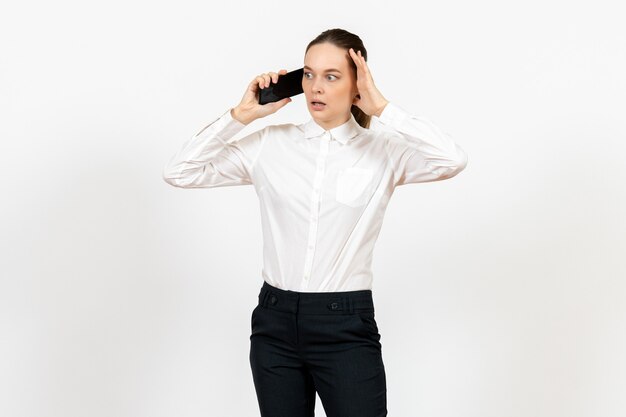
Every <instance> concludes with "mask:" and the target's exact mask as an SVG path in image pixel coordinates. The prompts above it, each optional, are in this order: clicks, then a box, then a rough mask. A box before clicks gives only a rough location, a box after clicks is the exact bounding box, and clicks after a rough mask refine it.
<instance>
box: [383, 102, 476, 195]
mask: <svg viewBox="0 0 626 417" xmlns="http://www.w3.org/2000/svg"><path fill="white" fill-rule="evenodd" d="M373 117H376V116H373ZM377 119H378V121H379V122H380V123H381V124H382V128H373V129H374V130H381V131H382V132H384V133H383V137H384V138H385V141H386V142H385V147H386V150H387V155H388V157H389V162H390V164H391V167H392V169H393V171H394V178H395V185H396V186H399V185H404V184H410V183H418V182H429V181H439V180H445V179H448V178H452V177H454V176H455V175H457V174H458V173H459V172H461V171H463V170H464V169H465V167H466V166H467V153H466V152H465V150H463V149H462V148H461V147H460V146H459V145H458V144H456V143H455V142H454V141H453V140H452V138H451V137H450V135H448V134H447V133H445V132H443V131H442V130H441V129H440V128H439V127H438V126H437V125H435V124H434V123H433V122H432V121H430V120H428V119H426V118H424V117H420V116H414V115H411V114H409V113H407V112H406V111H405V110H404V109H402V108H401V107H399V106H397V105H395V104H394V103H391V102H388V103H387V105H386V106H385V108H384V109H383V111H382V113H381V114H380V117H378V118H377Z"/></svg>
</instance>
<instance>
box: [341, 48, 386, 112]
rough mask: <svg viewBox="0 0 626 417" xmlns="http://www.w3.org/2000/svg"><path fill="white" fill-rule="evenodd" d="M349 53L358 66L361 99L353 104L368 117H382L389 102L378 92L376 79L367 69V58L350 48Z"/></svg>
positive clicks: (358, 86) (355, 100)
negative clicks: (375, 83)
mask: <svg viewBox="0 0 626 417" xmlns="http://www.w3.org/2000/svg"><path fill="white" fill-rule="evenodd" d="M348 53H349V54H350V56H351V57H352V60H353V61H354V63H355V64H356V77H357V79H356V87H357V89H358V90H359V96H360V97H361V98H359V97H356V98H355V99H354V101H353V102H352V104H354V105H355V106H357V107H358V108H360V109H361V110H363V112H364V113H365V114H367V115H368V116H371V115H374V116H376V117H380V114H381V113H382V112H383V110H384V108H385V106H386V105H387V103H389V101H388V100H386V99H385V97H383V95H382V94H381V93H380V91H378V88H376V86H375V85H374V79H373V78H372V73H371V72H370V70H369V68H368V67H367V62H365V58H363V55H361V51H359V53H358V54H357V53H356V52H354V49H352V48H350V49H349V50H348Z"/></svg>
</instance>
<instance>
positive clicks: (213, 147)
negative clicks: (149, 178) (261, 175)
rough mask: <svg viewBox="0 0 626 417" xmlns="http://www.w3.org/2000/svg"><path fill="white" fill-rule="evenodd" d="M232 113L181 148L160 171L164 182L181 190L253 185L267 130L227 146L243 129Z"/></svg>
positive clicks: (229, 111)
mask: <svg viewBox="0 0 626 417" xmlns="http://www.w3.org/2000/svg"><path fill="white" fill-rule="evenodd" d="M231 111H232V109H228V111H226V112H224V114H222V115H221V116H220V117H218V118H217V119H216V120H214V121H213V122H211V123H209V124H208V125H207V126H205V127H204V128H203V129H202V130H200V131H199V132H198V133H196V134H195V135H193V136H192V137H191V138H189V139H188V140H187V141H186V142H185V143H184V144H183V146H182V148H181V149H180V150H179V151H178V152H177V153H176V154H175V155H174V156H172V158H171V159H170V161H169V162H168V163H167V164H166V165H165V166H164V167H163V179H164V180H165V182H167V183H168V184H170V185H173V186H174V187H181V188H211V187H224V186H228V185H246V184H252V178H251V172H252V168H253V166H254V163H255V162H256V159H257V157H258V155H259V153H260V151H261V148H262V146H263V143H264V138H265V135H266V133H267V127H266V128H263V129H261V130H257V131H256V132H253V133H251V134H249V135H248V136H246V137H244V138H243V139H240V140H237V141H231V142H229V139H231V138H232V137H234V136H235V135H236V134H237V133H238V132H239V131H241V130H242V129H243V128H244V127H245V126H246V124H244V123H243V122H240V121H239V120H238V119H236V118H234V117H233V114H232V113H231Z"/></svg>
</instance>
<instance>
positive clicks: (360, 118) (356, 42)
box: [304, 29, 372, 129]
mask: <svg viewBox="0 0 626 417" xmlns="http://www.w3.org/2000/svg"><path fill="white" fill-rule="evenodd" d="M324 42H328V43H331V44H333V45H335V46H337V47H339V48H344V49H345V50H346V51H348V50H349V49H350V48H352V49H354V52H355V53H356V52H357V51H361V55H363V58H365V61H366V62H367V49H365V46H363V41H362V40H361V38H359V37H358V36H357V35H355V34H353V33H350V32H348V31H347V30H344V29H328V30H325V31H324V32H322V33H320V34H319V35H317V37H316V38H315V39H313V40H312V41H311V42H310V43H309V44H308V45H307V47H306V50H305V51H304V53H305V54H306V53H307V51H308V50H309V48H310V47H311V46H313V45H316V44H318V43H324ZM349 61H350V67H351V68H352V69H353V70H354V78H355V79H356V73H357V71H356V64H355V63H354V61H353V60H352V59H350V60H349ZM350 111H351V112H352V115H353V116H354V119H355V120H356V121H357V122H358V123H359V125H361V127H364V128H366V129H369V126H370V121H371V119H372V117H371V116H369V115H367V114H365V113H363V110H361V109H360V108H358V107H357V106H355V105H354V104H353V105H352V107H351V109H350Z"/></svg>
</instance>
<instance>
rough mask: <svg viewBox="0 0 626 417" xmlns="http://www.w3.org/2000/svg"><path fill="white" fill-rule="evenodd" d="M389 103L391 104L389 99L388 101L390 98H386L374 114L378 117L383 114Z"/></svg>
mask: <svg viewBox="0 0 626 417" xmlns="http://www.w3.org/2000/svg"><path fill="white" fill-rule="evenodd" d="M387 104H389V101H388V100H385V101H384V102H383V104H382V105H381V106H379V107H378V110H376V111H375V112H374V116H376V117H380V115H381V114H382V113H383V111H384V110H385V107H387Z"/></svg>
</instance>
